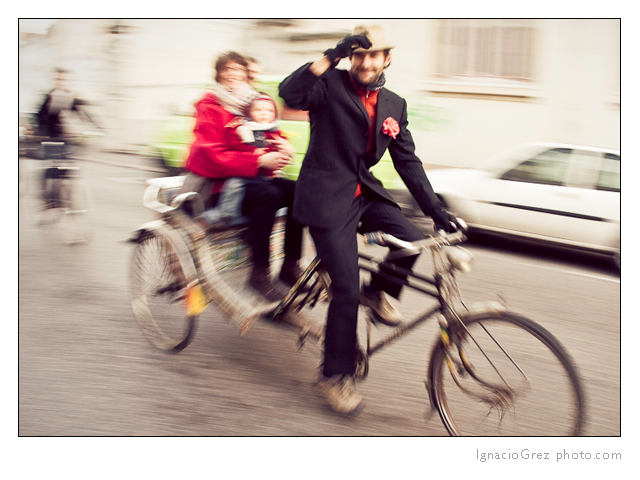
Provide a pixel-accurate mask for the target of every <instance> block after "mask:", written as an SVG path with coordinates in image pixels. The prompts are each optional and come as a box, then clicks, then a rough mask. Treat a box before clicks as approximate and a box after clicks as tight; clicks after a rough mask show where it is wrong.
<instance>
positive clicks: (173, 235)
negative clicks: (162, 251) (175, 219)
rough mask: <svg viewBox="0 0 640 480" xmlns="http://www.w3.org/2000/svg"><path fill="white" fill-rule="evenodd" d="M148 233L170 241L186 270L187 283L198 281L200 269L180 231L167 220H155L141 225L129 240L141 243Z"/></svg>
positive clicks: (183, 268) (183, 269)
mask: <svg viewBox="0 0 640 480" xmlns="http://www.w3.org/2000/svg"><path fill="white" fill-rule="evenodd" d="M148 233H153V234H155V235H160V236H162V237H163V238H164V239H165V240H167V241H168V242H169V245H171V248H172V249H173V251H174V252H175V253H176V257H177V258H178V262H179V263H180V266H181V267H182V271H183V272H184V275H185V278H186V280H187V285H189V284H192V283H194V282H197V281H198V271H197V269H196V266H195V264H194V262H193V258H192V256H191V252H190V251H189V247H188V246H187V244H186V243H185V241H184V240H183V239H182V237H181V236H180V234H179V233H178V232H176V231H175V230H174V229H173V228H172V227H171V226H169V225H168V224H167V223H166V222H164V221H162V220H155V221H152V222H149V223H145V224H144V225H142V226H140V228H138V230H136V231H135V232H134V233H133V236H132V237H131V238H130V239H129V241H130V242H133V243H140V242H142V240H143V239H144V238H145V236H146V234H148Z"/></svg>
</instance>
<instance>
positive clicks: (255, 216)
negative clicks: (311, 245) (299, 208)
mask: <svg viewBox="0 0 640 480" xmlns="http://www.w3.org/2000/svg"><path fill="white" fill-rule="evenodd" d="M245 187H246V189H245V194H244V200H243V201H242V214H243V215H244V216H246V217H247V218H248V219H249V238H248V239H247V240H248V243H249V245H250V247H251V255H252V261H253V265H254V268H260V269H268V268H269V256H270V236H271V231H272V229H273V223H274V221H275V217H276V212H277V211H278V210H280V209H281V208H283V207H287V208H288V211H287V221H286V232H285V240H284V260H285V262H289V261H290V262H296V261H298V260H299V259H300V256H301V254H302V231H303V227H302V226H301V225H300V224H299V223H297V222H294V221H293V219H292V210H293V208H292V207H293V192H294V189H295V182H294V181H293V180H287V179H285V178H270V177H263V176H258V177H256V178H252V179H249V180H247V183H246V185H245Z"/></svg>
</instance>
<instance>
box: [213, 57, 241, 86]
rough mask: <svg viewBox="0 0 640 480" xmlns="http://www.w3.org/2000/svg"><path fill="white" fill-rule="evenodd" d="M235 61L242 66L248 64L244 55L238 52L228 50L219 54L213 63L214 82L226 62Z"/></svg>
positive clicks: (217, 79) (225, 65)
mask: <svg viewBox="0 0 640 480" xmlns="http://www.w3.org/2000/svg"><path fill="white" fill-rule="evenodd" d="M230 63H237V64H240V65H242V66H243V67H244V68H247V67H248V66H249V62H247V59H246V57H245V56H244V55H241V54H239V53H238V52H228V53H225V54H223V55H220V56H219V57H218V59H217V60H216V63H215V69H216V82H218V81H219V78H220V72H222V71H223V70H224V69H225V68H226V67H227V65H228V64H230Z"/></svg>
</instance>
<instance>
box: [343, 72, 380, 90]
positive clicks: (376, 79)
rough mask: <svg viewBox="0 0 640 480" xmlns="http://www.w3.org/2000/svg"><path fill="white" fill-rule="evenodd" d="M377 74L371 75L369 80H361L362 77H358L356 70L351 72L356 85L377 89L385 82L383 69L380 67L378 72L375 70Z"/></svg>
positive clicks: (367, 88) (365, 88)
mask: <svg viewBox="0 0 640 480" xmlns="http://www.w3.org/2000/svg"><path fill="white" fill-rule="evenodd" d="M377 73H378V75H373V76H371V79H370V80H367V81H364V82H363V81H362V79H361V78H360V76H359V74H358V72H357V71H356V72H352V73H351V78H353V80H354V81H355V82H356V83H357V84H358V86H360V87H362V88H363V89H364V90H371V91H374V90H379V89H381V88H382V87H383V86H384V83H385V77H384V72H383V69H381V70H380V71H379V72H377Z"/></svg>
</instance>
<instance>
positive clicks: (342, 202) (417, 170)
mask: <svg viewBox="0 0 640 480" xmlns="http://www.w3.org/2000/svg"><path fill="white" fill-rule="evenodd" d="M309 65H310V64H307V65H304V66H302V67H301V68H299V69H298V70H296V71H295V72H293V73H292V74H291V75H289V76H288V77H287V78H286V79H285V80H284V81H283V82H282V83H281V84H280V96H281V97H282V98H283V99H284V100H285V102H287V104H288V105H289V106H290V107H292V108H296V109H300V110H308V111H309V119H310V127H311V135H310V139H309V148H308V150H307V154H306V156H305V158H304V161H303V163H302V168H301V170H300V175H299V177H298V180H297V183H296V191H295V200H294V207H293V214H294V218H295V219H296V220H297V221H298V222H300V223H302V224H304V225H309V226H312V227H323V228H328V227H332V226H335V225H337V224H339V223H340V222H341V216H342V215H344V213H345V212H346V211H347V210H348V209H349V206H350V205H351V203H352V202H353V199H354V196H355V192H356V187H357V185H358V183H361V184H362V185H363V187H364V189H365V190H367V191H370V192H373V193H374V194H375V195H377V196H378V197H380V198H382V199H384V200H386V201H388V202H391V203H394V204H395V201H394V200H393V198H392V197H391V195H390V194H389V192H387V191H386V190H385V188H384V187H383V186H382V183H381V182H380V181H379V180H378V179H377V178H375V177H374V176H373V174H372V173H371V172H370V171H369V169H370V168H371V167H372V166H374V165H375V164H377V163H378V162H379V161H380V158H381V157H382V155H383V154H384V152H385V151H386V150H387V149H389V153H390V154H391V159H392V160H393V164H394V167H395V169H396V170H397V172H398V174H399V175H400V177H401V178H402V180H403V181H404V183H405V184H406V186H407V188H408V189H409V192H410V193H411V194H412V195H413V197H414V198H415V200H416V202H417V203H418V205H419V206H420V208H421V209H422V211H423V212H424V213H425V214H426V215H429V216H431V214H432V213H433V212H434V210H436V209H440V208H441V207H440V204H439V202H438V199H437V197H436V195H435V194H434V192H433V189H432V187H431V184H430V183H429V180H428V179H427V176H426V174H425V172H424V167H423V165H422V162H421V161H420V159H419V158H418V157H417V156H416V155H415V153H414V151H415V145H414V143H413V138H412V137H411V133H410V132H409V130H408V129H407V125H408V121H407V102H406V101H405V100H404V99H403V98H401V97H400V96H398V95H396V94H395V93H393V92H391V91H389V90H387V89H386V88H383V89H381V90H380V92H379V93H378V104H377V113H376V125H375V130H374V131H375V135H376V139H375V141H376V149H375V154H374V155H371V154H369V155H367V154H366V150H367V143H368V135H369V115H368V113H367V111H366V109H365V106H364V104H363V103H362V101H361V100H360V97H359V95H358V92H357V91H356V89H355V87H354V86H353V84H352V82H351V79H350V78H349V72H347V71H345V70H338V69H330V70H328V71H327V72H325V73H324V74H323V75H322V76H321V77H316V76H315V75H314V74H313V73H311V71H309ZM389 117H391V118H393V119H395V120H396V121H397V122H398V124H399V126H400V133H398V135H397V136H396V138H395V140H394V139H393V138H392V137H391V136H389V135H387V134H384V133H382V123H383V122H384V121H385V119H387V118H389Z"/></svg>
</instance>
